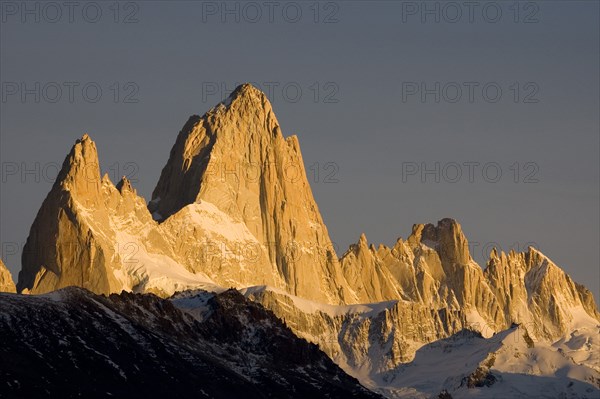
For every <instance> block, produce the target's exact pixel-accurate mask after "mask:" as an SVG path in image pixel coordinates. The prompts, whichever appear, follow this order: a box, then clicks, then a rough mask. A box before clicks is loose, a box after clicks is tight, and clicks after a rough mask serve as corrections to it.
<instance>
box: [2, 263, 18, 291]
mask: <svg viewBox="0 0 600 399" xmlns="http://www.w3.org/2000/svg"><path fill="white" fill-rule="evenodd" d="M0 292H17V288H16V287H15V283H14V282H13V279H12V276H11V275H10V272H9V271H8V269H7V268H6V265H5V264H4V262H2V259H0Z"/></svg>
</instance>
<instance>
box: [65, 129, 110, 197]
mask: <svg viewBox="0 0 600 399" xmlns="http://www.w3.org/2000/svg"><path fill="white" fill-rule="evenodd" d="M100 182H101V179H100V165H99V162H98V150H97V149H96V143H94V141H93V140H92V139H91V138H90V136H89V135H88V134H87V133H86V134H84V135H83V136H82V137H81V138H80V139H78V140H76V141H75V144H74V145H73V147H71V151H70V152H69V154H68V155H67V157H66V158H65V160H64V162H63V165H62V168H61V171H60V172H59V174H58V176H57V178H56V181H55V183H54V185H55V187H57V186H59V187H61V188H62V189H66V190H68V191H71V192H73V193H75V194H77V195H83V196H88V195H92V196H95V194H97V193H98V192H99V190H100Z"/></svg>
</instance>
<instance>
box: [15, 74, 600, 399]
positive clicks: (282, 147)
mask: <svg viewBox="0 0 600 399" xmlns="http://www.w3.org/2000/svg"><path fill="white" fill-rule="evenodd" d="M98 165H99V160H98V153H97V151H96V146H95V144H94V142H93V141H92V140H91V138H90V137H89V136H88V135H84V136H83V137H82V138H81V139H80V140H77V142H76V143H75V145H74V146H73V148H72V149H71V151H70V153H69V154H68V156H67V157H66V159H65V161H64V163H63V166H62V170H61V171H60V173H59V175H58V178H57V180H56V182H55V184H54V185H53V187H52V189H51V191H50V193H49V194H48V196H47V197H46V199H45V200H44V202H43V204H42V206H41V209H40V211H39V212H38V214H37V216H36V218H35V220H34V223H33V225H32V227H31V230H30V235H29V237H28V239H27V243H26V246H25V248H24V251H23V258H22V270H21V272H20V274H19V281H18V284H17V289H18V291H19V292H21V293H30V294H44V293H48V292H52V291H55V290H57V289H61V288H65V287H69V286H77V287H83V288H85V289H88V290H90V291H91V292H94V293H96V294H104V295H110V294H111V293H120V292H121V291H127V292H134V293H154V294H156V295H158V296H160V297H162V298H168V297H171V296H172V295H174V294H175V297H174V298H175V299H173V300H174V303H183V302H181V301H179V299H180V298H179V297H178V295H183V294H177V293H178V292H179V293H181V292H188V294H189V295H192V294H190V292H191V293H193V292H194V290H198V289H202V290H205V291H208V292H213V293H223V292H224V291H225V290H226V288H229V287H234V288H236V289H238V290H240V292H241V293H242V294H243V295H245V296H246V297H247V298H248V299H250V300H251V301H253V302H256V303H259V304H261V305H262V306H264V308H266V309H269V310H270V311H272V312H273V313H274V314H275V315H276V316H277V317H279V318H280V319H282V320H284V321H285V324H286V325H287V326H288V327H289V328H290V329H291V330H292V331H293V332H294V334H296V335H297V336H299V337H302V338H304V339H306V340H307V341H309V342H311V343H314V344H317V345H319V347H320V349H321V350H323V351H324V352H325V353H326V354H327V355H328V356H329V357H330V358H331V359H333V360H334V361H335V362H336V363H337V364H338V365H339V366H340V367H341V368H342V369H343V370H344V371H346V372H347V373H348V374H350V375H352V376H354V377H356V378H358V379H359V380H360V381H361V383H363V384H364V385H366V386H368V387H369V388H371V389H373V390H379V392H381V393H383V394H385V395H387V396H390V397H393V396H395V395H401V396H402V395H405V393H406V392H412V391H410V389H413V390H414V392H415V393H418V395H421V394H423V395H425V394H427V395H429V394H434V393H435V392H433V391H427V390H424V389H422V387H421V388H419V387H416V386H413V387H412V388H411V385H410V384H413V382H412V380H411V379H404V378H400V376H399V373H401V372H402V371H401V370H407V367H408V366H407V365H411V364H413V366H414V367H415V368H414V370H417V369H418V367H417V366H418V364H419V353H421V352H419V351H420V350H421V348H424V347H427V346H428V345H432V344H434V343H436V342H445V341H441V340H445V339H449V338H450V337H453V336H456V334H463V333H464V332H465V331H470V332H475V333H477V334H480V335H481V339H483V340H487V339H491V340H493V339H496V338H495V337H496V336H497V335H498V334H509V335H510V334H511V333H510V332H509V331H512V330H511V329H513V328H514V326H515V325H518V326H520V327H519V328H520V329H522V330H523V331H526V332H527V336H528V337H529V338H530V339H532V340H533V341H534V342H535V343H536V344H537V345H538V347H544V348H546V349H547V350H544V351H542V352H540V354H539V356H541V357H544V358H545V357H549V358H554V357H555V356H556V352H558V351H559V350H561V351H563V352H562V353H561V354H560V356H563V355H564V356H563V357H561V359H567V360H566V361H569V362H572V363H573V364H576V365H579V366H581V367H582V368H580V369H578V370H579V371H577V372H576V374H577V375H576V376H575V377H576V378H575V377H573V378H575V379H576V380H577V381H583V382H585V381H587V380H586V378H588V377H589V376H594V375H595V374H594V372H597V371H598V370H600V359H599V358H598V357H597V356H594V355H593V354H592V352H593V351H594V350H596V348H598V349H600V348H599V347H598V346H597V340H595V339H593V337H592V335H593V333H594V332H597V326H598V325H599V324H600V314H599V313H598V309H597V306H596V303H595V301H594V298H593V296H592V294H591V293H590V291H589V290H587V289H586V288H585V287H583V286H582V285H580V284H577V283H575V282H574V281H573V280H572V279H571V278H570V277H569V276H568V275H567V274H566V273H565V272H564V271H563V270H562V269H561V268H560V267H559V266H558V265H556V264H555V263H553V262H552V261H551V260H550V259H549V258H548V257H547V256H545V255H544V254H542V253H541V252H540V251H538V250H537V249H535V248H532V247H530V248H528V249H527V251H525V252H523V253H516V252H510V253H509V254H505V253H503V252H500V253H499V252H498V251H497V250H495V249H494V250H493V251H492V253H491V254H490V257H489V260H488V261H487V263H486V267H485V269H483V268H482V267H480V266H479V265H478V264H477V263H476V262H475V261H474V260H473V258H472V257H471V254H470V253H469V246H468V241H467V238H466V236H465V234H464V233H463V229H462V226H461V225H460V224H459V223H458V222H457V221H455V220H453V219H450V218H446V219H442V220H440V221H438V222H437V223H436V224H429V223H428V224H415V225H413V227H412V231H411V233H410V234H409V236H408V237H407V238H406V239H402V238H398V239H397V240H396V243H395V244H394V245H393V246H392V247H387V246H385V245H378V246H375V245H373V244H369V242H368V240H367V237H366V236H365V235H364V234H362V235H360V238H359V240H358V242H357V243H356V244H353V245H351V246H350V247H349V248H348V250H347V251H346V252H345V253H344V254H343V255H342V256H341V258H339V259H338V257H337V255H336V254H335V252H334V251H333V246H332V244H331V243H332V241H331V239H330V237H329V235H328V232H327V228H326V226H325V225H324V223H323V220H322V217H321V215H320V213H319V210H318V208H317V205H316V203H315V201H314V198H313V196H312V193H311V190H310V186H309V184H308V180H307V178H306V173H305V171H304V167H303V161H302V155H301V153H300V148H299V144H298V139H297V138H296V137H295V136H291V137H288V138H284V137H283V134H282V132H281V128H280V126H279V124H278V122H277V119H276V118H275V115H274V113H273V110H272V107H271V105H270V103H269V101H268V99H267V97H266V96H265V95H264V94H263V93H262V92H260V91H259V90H257V89H256V88H254V87H252V86H251V85H248V84H246V85H242V86H240V87H238V88H237V89H236V90H235V91H234V92H233V93H232V94H231V96H230V97H229V98H228V99H227V100H225V101H224V102H222V103H220V104H218V105H217V106H216V107H214V108H212V109H210V110H209V111H208V112H207V113H205V114H204V115H203V116H202V117H200V116H192V117H190V119H189V120H188V121H187V123H185V125H184V126H183V128H182V130H181V131H180V132H179V135H178V136H177V139H176V142H175V144H174V146H173V147H172V149H171V152H170V156H169V160H168V162H167V164H166V165H165V167H164V168H163V170H162V173H161V176H160V179H159V181H158V184H157V186H156V188H155V190H154V192H153V194H152V199H151V201H150V202H149V203H148V204H146V202H145V200H144V199H143V198H142V197H140V196H139V195H138V194H137V192H136V190H135V188H134V187H133V186H132V184H131V182H129V181H128V180H127V179H126V178H123V179H121V180H120V181H119V182H118V183H117V184H116V185H115V184H113V183H112V182H111V181H110V179H109V178H108V176H106V175H105V176H104V177H101V176H100V168H99V166H98ZM188 294H186V295H188ZM177 298H179V299H177ZM177 301H179V302H177ZM192 302H193V301H192ZM202 309H204V305H201V306H198V307H194V306H191V307H190V308H189V309H186V312H188V313H189V314H192V315H196V314H202V313H203V310H202ZM237 328H238V327H235V328H233V330H234V331H235V330H236V329H237ZM478 342H479V341H478ZM481 342H484V341H481ZM485 342H488V341H485ZM489 342H491V341H489ZM494 342H496V341H494ZM498 342H499V341H498ZM500 344H502V345H504V343H498V345H500ZM482 345H483V346H482V349H481V351H484V350H485V348H487V347H488V346H485V345H487V344H485V345H484V344H482ZM494 345H495V344H494ZM532 356H538V354H532V353H530V352H527V354H525V355H524V357H523V358H522V359H521V358H520V359H521V360H520V363H519V365H520V366H519V367H521V366H522V368H521V369H519V368H518V367H516V366H515V367H516V368H515V369H519V370H525V371H523V372H524V373H526V374H528V375H529V374H531V375H538V376H539V375H542V374H539V372H538V371H539V370H535V369H534V368H526V367H525V364H526V363H527V361H529V360H527V359H530V358H531V357H532ZM507 359H508V358H507ZM540 359H541V358H540ZM569 359H570V360H569ZM415 362H417V363H416V364H415ZM507 362H508V360H507ZM509 363H510V362H509ZM468 364H469V365H471V364H472V363H471V360H469V361H468ZM473 364H474V363H473ZM478 364H479V363H478ZM507 364H508V363H507ZM511 364H512V363H511ZM413 366H411V367H413ZM500 366H501V365H499V364H497V365H496V366H495V367H500ZM469 367H470V366H469ZM477 367H479V366H477ZM507 367H508V366H507ZM511 367H512V366H511ZM551 369H552V368H548V369H547V370H551ZM583 369H585V370H586V371H585V373H583V372H581V370H583ZM411 370H413V369H412V368H411ZM461 370H462V371H461V373H463V374H464V373H467V372H468V373H474V372H475V370H470V369H461ZM498 370H500V369H498ZM552 370H554V371H553V373H554V376H555V377H557V378H558V377H560V376H562V374H564V373H567V374H568V373H570V371H565V370H567V369H566V368H564V367H563V368H562V369H552ZM536 373H537V374H536ZM549 373H550V372H548V373H546V374H544V376H545V377H549V376H550V374H549ZM582 373H583V374H582ZM409 374H410V373H409ZM409 374H407V375H409ZM463 374H461V375H462V377H460V378H463V377H465V375H463ZM582 376H584V377H582ZM392 377H393V379H394V381H396V382H395V383H392V380H391V379H392ZM457 378H458V377H457ZM460 378H459V379H460ZM582 378H583V380H582ZM594 378H595V377H594ZM399 381H400V382H401V383H402V384H407V385H406V386H404V387H401V386H400V385H399V384H400V382H399ZM415 381H418V380H416V379H415ZM447 382H448V384H446V382H445V380H444V381H442V382H441V383H440V384H441V385H440V386H441V387H442V388H440V389H442V390H443V389H446V390H447V391H448V392H454V394H452V395H459V396H460V395H463V396H464V395H467V394H466V393H464V392H462V391H461V390H460V389H459V387H457V386H456V385H455V384H454V382H455V380H448V381H447ZM585 383H587V382H585ZM390 384H391V385H390ZM436 384H437V383H436ZM438 385H439V384H438ZM592 387H596V388H597V387H598V386H597V384H596V385H594V383H592ZM403 388H410V389H409V391H406V390H404V391H403V390H402V389H403ZM461 389H462V388H461ZM461 392H462V393H461ZM557 394H558V393H557Z"/></svg>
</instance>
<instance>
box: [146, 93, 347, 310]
mask: <svg viewBox="0 0 600 399" xmlns="http://www.w3.org/2000/svg"><path fill="white" fill-rule="evenodd" d="M205 201H206V202H208V203H210V204H212V205H214V206H215V207H216V208H217V209H218V210H219V211H220V212H223V213H224V215H226V216H227V217H229V218H231V219H232V220H233V221H235V222H236V223H243V225H244V226H245V227H246V228H247V230H248V232H249V234H250V235H251V236H252V237H253V238H254V241H253V242H249V241H248V242H243V243H242V245H240V246H239V248H236V247H233V248H230V247H231V245H230V244H229V242H225V243H223V242H222V241H214V242H212V244H214V245H213V246H214V248H215V249H216V257H217V258H219V259H218V261H220V258H222V257H223V256H224V255H223V254H224V253H228V252H232V253H233V254H236V253H238V254H241V255H242V256H244V257H246V256H247V255H245V254H248V253H249V254H250V256H251V258H252V262H251V264H248V265H246V268H247V269H248V272H247V273H244V272H243V271H235V272H231V273H235V274H236V276H235V277H234V278H235V281H225V280H224V278H223V277H222V273H221V272H220V270H219V267H220V265H213V264H210V265H208V267H209V268H210V269H211V270H210V272H209V273H208V274H209V276H210V277H211V278H213V279H214V280H215V281H216V282H217V283H219V284H224V283H227V284H231V283H234V282H235V283H237V284H236V285H253V284H268V285H273V286H275V287H278V288H283V289H285V290H287V291H288V292H290V293H291V294H293V295H300V296H304V297H307V298H311V299H315V300H320V301H324V302H328V303H344V302H353V301H355V298H354V296H353V293H352V292H351V290H350V289H349V287H348V286H347V284H345V280H344V278H343V276H342V275H341V270H340V266H339V263H338V260H337V256H336V254H335V252H334V250H333V245H332V243H331V239H330V238H329V235H328V233H327V228H326V227H325V224H324V223H323V219H322V218H321V214H320V213H319V209H318V207H317V204H316V203H315V200H314V198H313V195H312V192H311V189H310V185H309V183H308V180H307V178H306V173H305V170H304V162H303V160H302V154H301V152H300V145H299V143H298V139H297V137H296V136H290V137H288V138H284V137H283V134H282V132H281V128H280V126H279V123H278V122H277V118H276V117H275V114H274V113H273V109H272V107H271V104H270V103H269V100H268V99H267V97H266V95H265V94H264V93H262V92H261V91H259V90H258V89H256V88H255V87H253V86H251V85H249V84H245V85H241V86H239V87H238V88H237V89H236V90H235V91H234V92H233V93H232V94H231V96H230V97H229V98H228V99H227V101H225V102H224V103H221V104H219V105H218V106H217V107H215V108H213V109H212V110H210V111H209V112H208V113H206V114H205V115H204V116H203V117H198V116H192V117H191V118H190V119H189V120H188V122H187V123H186V124H185V126H184V127H183V129H182V130H181V132H180V133H179V135H178V137H177V141H176V142H175V145H174V146H173V148H172V149H171V154H170V157H169V160H168V162H167V164H166V166H165V167H164V169H163V170H162V173H161V176H160V179H159V181H158V184H157V186H156V188H155V189H154V192H153V193H152V201H151V203H150V208H151V210H152V211H153V212H155V215H156V217H157V218H159V219H161V220H162V219H165V218H167V222H169V219H170V218H172V217H173V216H172V215H174V214H175V215H176V214H177V213H179V212H181V210H182V209H186V207H189V206H190V205H192V206H193V204H195V203H197V202H200V203H203V202H205ZM207 245H210V244H207ZM224 247H225V248H224ZM238 263H239V262H238ZM191 267H192V268H193V269H198V270H202V271H206V268H207V265H206V264H198V263H196V264H195V265H192V266H191ZM231 268H239V266H238V265H236V264H231V265H228V269H231ZM265 270H266V271H267V273H264V271H265ZM257 274H258V275H257Z"/></svg>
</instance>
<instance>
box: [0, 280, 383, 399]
mask: <svg viewBox="0 0 600 399" xmlns="http://www.w3.org/2000/svg"><path fill="white" fill-rule="evenodd" d="M0 342H2V345H0V381H3V383H2V384H0V397H3V398H23V397H36V398H42V397H53V398H57V397H79V396H81V397H86V398H100V397H107V396H113V397H133V398H136V397H184V398H198V397H212V398H233V397H245V398H246V397H247V398H265V397H277V398H307V397H325V396H327V395H328V396H330V397H340V398H341V397H353V398H377V397H379V396H377V395H375V394H373V393H371V392H370V391H367V390H366V389H364V388H363V387H362V386H360V384H359V383H358V381H357V380H355V379H353V378H352V377H349V376H348V375H346V374H345V373H344V372H343V371H342V370H341V369H340V368H339V367H338V366H336V365H335V364H334V363H333V362H332V361H331V360H330V359H329V358H328V357H327V356H326V355H325V354H324V353H322V352H321V351H320V350H319V349H318V347H317V346H316V345H314V344H309V343H308V342H306V341H304V340H302V339H299V338H297V337H296V336H295V335H294V334H293V333H292V332H291V331H290V330H289V329H288V328H287V327H285V326H284V325H283V324H282V322H281V321H280V320H279V319H278V318H277V317H275V316H274V315H273V314H272V313H271V312H269V311H267V310H265V309H264V308H263V307H262V306H261V305H259V304H256V303H252V302H250V301H248V300H247V299H245V298H244V297H243V296H242V295H241V294H240V293H239V292H237V291H235V290H230V291H225V292H223V293H222V294H219V295H217V296H215V297H213V298H211V299H209V300H208V301H207V303H206V314H205V318H204V319H202V320H200V319H197V318H193V317H192V316H190V315H188V314H186V313H185V312H182V311H181V310H179V309H178V308H176V307H175V306H174V305H173V303H172V302H171V301H170V300H166V299H160V298H158V297H156V296H154V295H152V294H144V295H140V294H128V293H123V294H119V295H117V294H113V295H111V296H110V297H104V296H98V295H95V294H92V293H90V292H89V291H86V290H84V289H80V288H67V289H63V290H60V291H56V292H54V293H52V294H49V295H43V296H37V297H31V296H17V295H9V294H0Z"/></svg>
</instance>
